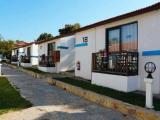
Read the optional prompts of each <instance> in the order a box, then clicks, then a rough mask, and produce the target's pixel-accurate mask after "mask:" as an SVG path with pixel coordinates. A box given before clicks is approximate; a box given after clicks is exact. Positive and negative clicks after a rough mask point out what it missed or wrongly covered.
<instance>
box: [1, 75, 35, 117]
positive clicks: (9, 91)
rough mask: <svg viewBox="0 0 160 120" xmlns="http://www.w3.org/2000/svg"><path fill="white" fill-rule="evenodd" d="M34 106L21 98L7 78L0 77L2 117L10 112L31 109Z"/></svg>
mask: <svg viewBox="0 0 160 120" xmlns="http://www.w3.org/2000/svg"><path fill="white" fill-rule="evenodd" d="M31 106H32V104H31V103H30V102H29V101H27V100H25V99H24V98H22V97H21V95H20V93H19V92H18V91H17V90H16V89H15V88H14V87H12V85H11V84H10V83H9V81H8V80H7V78H5V77H0V115H1V114H3V113H6V112H9V111H15V110H21V109H24V108H28V107H31Z"/></svg>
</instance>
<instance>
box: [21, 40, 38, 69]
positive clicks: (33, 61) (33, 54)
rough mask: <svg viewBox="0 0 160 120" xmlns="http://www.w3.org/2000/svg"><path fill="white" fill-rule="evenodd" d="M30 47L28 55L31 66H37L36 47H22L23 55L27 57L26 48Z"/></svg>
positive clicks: (34, 45) (33, 45)
mask: <svg viewBox="0 0 160 120" xmlns="http://www.w3.org/2000/svg"><path fill="white" fill-rule="evenodd" d="M28 47H30V50H31V51H30V54H31V63H30V64H31V66H32V65H38V45H37V44H35V43H33V44H31V45H29V46H26V47H24V48H23V49H24V55H27V48H28Z"/></svg>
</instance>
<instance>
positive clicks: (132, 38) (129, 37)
mask: <svg viewBox="0 0 160 120" xmlns="http://www.w3.org/2000/svg"><path fill="white" fill-rule="evenodd" d="M107 35H108V37H107V40H108V42H107V43H108V46H107V48H108V52H120V51H137V49H138V25H137V23H131V24H127V25H122V26H118V27H115V28H110V29H108V30H107Z"/></svg>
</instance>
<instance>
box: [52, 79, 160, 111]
mask: <svg viewBox="0 0 160 120" xmlns="http://www.w3.org/2000/svg"><path fill="white" fill-rule="evenodd" d="M55 79H57V80H59V81H61V82H65V83H68V84H71V85H74V86H77V87H81V88H83V89H86V90H90V91H93V92H96V93H98V94H102V95H105V96H108V97H111V98H114V99H117V100H121V101H123V102H126V103H129V104H132V105H137V106H141V107H145V96H143V95H140V94H137V93H133V92H129V93H125V92H120V91H116V90H113V89H110V88H106V87H101V86H97V85H92V84H91V83H89V82H85V81H80V80H76V79H74V78H69V77H66V78H55ZM154 107H155V110H156V111H159V110H160V100H159V99H156V98H154Z"/></svg>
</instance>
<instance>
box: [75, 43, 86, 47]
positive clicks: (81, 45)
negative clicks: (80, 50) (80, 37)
mask: <svg viewBox="0 0 160 120" xmlns="http://www.w3.org/2000/svg"><path fill="white" fill-rule="evenodd" d="M84 46H88V43H80V44H76V45H75V47H84Z"/></svg>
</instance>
